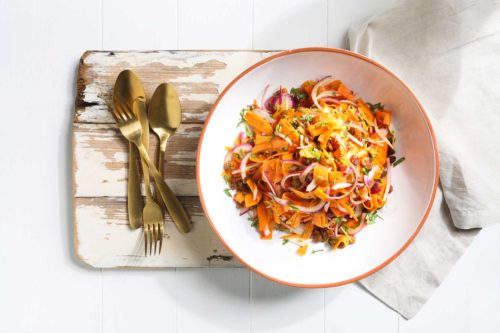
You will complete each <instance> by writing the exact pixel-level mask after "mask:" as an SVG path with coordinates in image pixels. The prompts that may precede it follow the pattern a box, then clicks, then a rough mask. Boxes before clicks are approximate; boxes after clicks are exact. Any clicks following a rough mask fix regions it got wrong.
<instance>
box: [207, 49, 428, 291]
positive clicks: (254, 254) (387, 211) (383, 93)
mask: <svg viewBox="0 0 500 333" xmlns="http://www.w3.org/2000/svg"><path fill="white" fill-rule="evenodd" d="M326 75H333V76H334V77H336V78H338V79H340V80H342V81H343V82H345V83H346V84H347V85H348V86H349V87H350V88H351V89H353V90H354V91H355V92H357V93H358V94H359V96H361V97H362V98H363V99H364V100H365V101H367V102H372V103H376V102H381V103H383V104H384V105H385V106H386V107H387V108H389V109H390V110H391V111H393V127H394V128H395V129H396V138H397V141H396V147H395V148H396V156H397V157H401V156H404V157H405V158H406V160H405V162H404V163H402V164H400V165H398V166H397V167H395V168H394V169H393V172H392V184H393V187H394V191H393V192H392V193H391V194H390V196H389V199H388V203H387V205H386V207H384V208H383V209H382V210H381V212H380V215H381V216H382V217H383V220H380V219H379V220H377V222H376V223H375V224H373V225H370V226H369V227H367V228H365V229H364V230H363V231H361V232H360V233H359V234H358V235H357V236H356V244H354V245H353V246H348V247H347V248H346V249H343V250H337V251H331V250H328V249H325V250H324V251H320V252H316V253H314V254H310V253H308V254H307V255H306V256H304V257H300V256H298V255H296V254H295V250H296V249H297V247H296V246H295V245H294V244H287V245H283V244H282V241H281V239H280V238H279V233H275V234H274V238H273V240H268V241H265V240H260V238H259V235H258V234H257V232H256V231H255V230H254V229H253V228H252V227H251V226H250V222H249V221H248V220H247V217H245V216H243V217H240V216H239V212H238V210H237V209H236V207H235V205H234V203H233V201H232V200H231V199H230V198H228V197H227V196H226V195H225V194H224V192H223V190H224V188H226V184H225V183H224V181H223V179H222V177H221V176H220V175H221V172H222V166H223V160H224V156H225V155H226V151H225V149H224V147H226V146H231V145H232V142H233V140H234V138H235V137H236V135H237V134H238V132H239V131H240V130H241V129H238V128H236V124H237V123H238V121H239V117H240V116H239V112H240V110H241V109H242V108H243V107H245V106H246V105H248V104H251V103H252V101H253V100H254V99H257V100H258V101H260V98H261V95H262V93H263V90H264V88H265V86H266V85H267V84H269V85H270V89H269V91H270V92H271V91H275V90H276V89H278V87H279V86H280V85H282V86H285V87H288V88H290V87H294V86H295V87H297V86H299V85H300V84H301V83H302V82H303V81H305V80H308V79H318V78H322V77H324V76H326ZM233 83H234V84H233V85H232V86H231V85H230V86H229V87H228V89H226V91H225V93H223V94H222V95H221V97H220V98H219V101H218V104H216V106H215V108H214V109H213V112H212V114H211V116H210V117H209V119H208V120H207V123H206V125H205V131H204V135H203V136H202V139H201V141H200V145H199V147H198V149H199V157H198V174H197V176H198V182H199V191H200V195H201V197H202V203H203V205H204V209H205V213H206V214H207V216H208V218H209V220H210V221H211V223H212V225H213V227H214V229H215V231H216V233H217V234H218V235H219V237H220V238H221V240H222V241H223V242H224V243H225V244H226V246H227V247H228V248H229V249H230V250H231V251H232V252H233V253H234V254H235V255H236V256H237V257H239V258H240V259H241V260H242V261H243V262H244V263H245V264H247V265H248V266H249V267H251V268H252V269H254V270H255V271H257V272H258V273H260V274H262V275H264V276H266V277H268V278H271V279H273V280H276V281H278V282H282V283H286V284H292V285H297V286H325V285H337V284H342V283H347V282H350V281H353V280H356V279H359V278H361V277H363V276H365V275H367V274H369V273H372V272H373V271H374V270H375V269H376V268H379V266H381V265H384V264H386V263H388V261H390V260H389V259H390V258H391V257H393V256H394V255H395V254H396V253H398V251H400V250H401V249H402V247H404V245H405V244H406V243H407V242H409V241H411V239H412V235H414V234H415V233H416V232H417V230H418V227H419V225H420V224H421V223H423V220H424V219H425V217H426V214H427V212H428V210H429V209H430V206H431V205H432V200H433V194H434V191H435V188H436V183H437V161H436V154H435V152H436V147H435V143H434V141H433V133H432V129H431V127H430V124H429V123H428V120H427V118H426V116H425V114H424V111H423V110H422V109H421V107H420V105H419V103H418V101H417V100H416V98H415V97H414V96H413V95H412V93H411V92H410V91H409V90H408V89H407V88H406V87H405V86H404V84H402V83H401V81H400V80H399V79H397V78H396V77H395V76H394V75H393V74H391V73H390V72H388V71H387V70H386V69H384V68H383V67H380V66H378V65H376V64H374V63H372V62H370V61H367V60H366V59H364V58H362V57H359V56H357V55H353V54H350V53H348V52H344V51H335V50H312V51H311V50H309V51H300V52H296V53H293V52H292V53H288V54H286V55H283V56H279V57H276V58H274V59H272V60H269V61H267V62H264V63H260V65H258V66H256V67H254V68H253V69H251V70H250V71H248V72H247V73H246V74H245V75H243V76H242V77H240V79H239V80H236V81H235V82H233ZM309 248H310V249H312V250H314V249H317V250H318V249H324V245H323V244H313V245H312V246H311V245H310V246H309Z"/></svg>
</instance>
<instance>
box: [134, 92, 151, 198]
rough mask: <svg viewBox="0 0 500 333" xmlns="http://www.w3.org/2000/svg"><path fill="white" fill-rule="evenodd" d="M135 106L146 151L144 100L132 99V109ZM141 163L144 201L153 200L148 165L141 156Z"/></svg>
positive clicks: (147, 127) (146, 120) (146, 130)
mask: <svg viewBox="0 0 500 333" xmlns="http://www.w3.org/2000/svg"><path fill="white" fill-rule="evenodd" d="M135 107H137V111H136V112H137V113H136V114H137V115H138V118H139V122H140V123H141V128H142V136H141V139H142V144H143V145H144V148H146V152H147V151H148V148H149V123H148V115H147V111H146V102H145V101H144V100H143V99H142V98H138V99H136V100H135V101H134V111H135V110H136V109H135ZM141 164H142V175H143V178H144V187H145V192H146V202H147V201H148V200H153V195H152V192H151V179H150V178H149V170H148V165H147V163H146V162H145V161H144V160H143V159H142V158H141Z"/></svg>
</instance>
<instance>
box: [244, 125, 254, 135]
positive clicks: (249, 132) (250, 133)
mask: <svg viewBox="0 0 500 333" xmlns="http://www.w3.org/2000/svg"><path fill="white" fill-rule="evenodd" d="M245 134H246V135H247V136H248V137H249V138H253V132H252V131H251V130H250V128H248V125H246V124H245Z"/></svg>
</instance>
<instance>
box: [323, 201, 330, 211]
mask: <svg viewBox="0 0 500 333" xmlns="http://www.w3.org/2000/svg"><path fill="white" fill-rule="evenodd" d="M328 208H330V201H328V202H327V203H326V204H325V206H324V207H323V210H324V211H325V213H326V212H328Z"/></svg>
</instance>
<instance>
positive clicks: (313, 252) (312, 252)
mask: <svg viewBox="0 0 500 333" xmlns="http://www.w3.org/2000/svg"><path fill="white" fill-rule="evenodd" d="M322 251H324V250H323V249H321V250H312V251H311V254H315V253H317V252H322Z"/></svg>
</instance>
